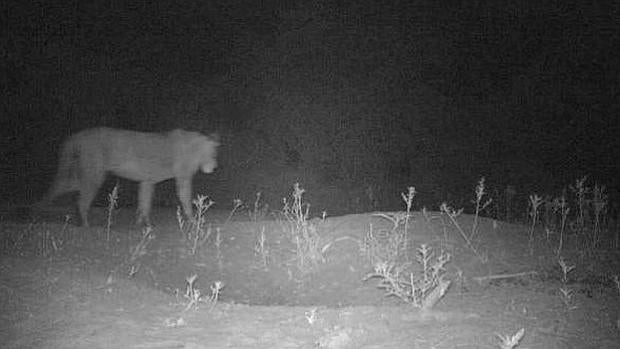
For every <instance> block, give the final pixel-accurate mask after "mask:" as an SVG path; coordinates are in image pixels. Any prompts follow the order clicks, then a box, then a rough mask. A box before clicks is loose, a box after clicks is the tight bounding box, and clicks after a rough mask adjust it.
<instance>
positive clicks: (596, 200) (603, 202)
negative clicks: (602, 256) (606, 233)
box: [592, 184, 607, 247]
mask: <svg viewBox="0 0 620 349" xmlns="http://www.w3.org/2000/svg"><path fill="white" fill-rule="evenodd" d="M592 193H593V198H592V205H593V206H594V232H593V234H592V247H596V246H597V245H598V243H599V239H600V235H601V219H602V216H603V215H604V214H605V213H606V211H607V194H605V186H599V185H597V184H595V185H594V189H593V191H592Z"/></svg>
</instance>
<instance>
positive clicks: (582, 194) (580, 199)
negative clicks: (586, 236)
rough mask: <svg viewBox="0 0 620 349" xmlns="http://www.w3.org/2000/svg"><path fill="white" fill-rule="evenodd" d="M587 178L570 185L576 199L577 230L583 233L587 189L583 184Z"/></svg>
mask: <svg viewBox="0 0 620 349" xmlns="http://www.w3.org/2000/svg"><path fill="white" fill-rule="evenodd" d="M587 178H588V176H584V177H582V178H581V179H578V180H577V181H575V185H571V186H570V189H571V190H572V191H573V192H574V193H575V196H576V197H577V209H579V212H578V222H577V223H578V225H579V229H580V230H581V231H583V229H584V228H585V210H586V194H587V192H588V188H586V186H585V182H586V179H587Z"/></svg>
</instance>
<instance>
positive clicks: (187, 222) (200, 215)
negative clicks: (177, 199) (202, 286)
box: [177, 195, 215, 256]
mask: <svg viewBox="0 0 620 349" xmlns="http://www.w3.org/2000/svg"><path fill="white" fill-rule="evenodd" d="M192 203H193V204H194V206H195V207H196V211H195V212H194V216H193V217H188V218H187V219H186V218H184V217H183V214H182V212H181V208H180V207H178V208H177V222H178V225H179V230H180V231H181V234H182V235H183V238H184V239H185V242H186V244H187V247H188V251H189V254H190V255H192V256H193V255H195V254H196V252H197V251H198V249H200V248H201V247H202V246H203V245H204V244H205V243H206V242H207V240H208V239H209V237H210V236H211V233H212V230H211V225H207V222H206V213H207V211H208V210H209V208H211V206H213V204H215V202H213V201H212V200H211V199H209V198H208V197H207V196H205V195H198V197H197V198H196V199H194V200H193V201H192Z"/></svg>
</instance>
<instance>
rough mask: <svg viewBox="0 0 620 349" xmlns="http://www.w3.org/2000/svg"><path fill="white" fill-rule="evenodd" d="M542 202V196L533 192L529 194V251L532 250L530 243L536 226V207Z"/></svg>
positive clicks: (532, 240)
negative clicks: (530, 222)
mask: <svg viewBox="0 0 620 349" xmlns="http://www.w3.org/2000/svg"><path fill="white" fill-rule="evenodd" d="M541 204H542V197H540V196H538V195H536V194H534V195H530V212H529V215H530V217H532V224H531V225H530V233H529V236H530V238H529V241H528V244H529V245H530V251H532V252H533V246H532V243H533V242H534V228H535V227H536V221H537V220H538V207H540V205H541Z"/></svg>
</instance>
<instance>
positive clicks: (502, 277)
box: [473, 270, 538, 282]
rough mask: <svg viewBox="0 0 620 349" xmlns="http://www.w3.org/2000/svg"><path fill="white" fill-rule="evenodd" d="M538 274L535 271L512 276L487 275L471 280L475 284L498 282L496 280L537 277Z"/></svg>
mask: <svg viewBox="0 0 620 349" xmlns="http://www.w3.org/2000/svg"><path fill="white" fill-rule="evenodd" d="M537 274H538V272H536V271H533V270H532V271H524V272H521V273H512V274H495V275H488V276H478V277H474V278H473V279H474V280H475V281H477V282H482V281H486V280H498V279H512V278H516V277H521V276H527V275H537Z"/></svg>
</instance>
